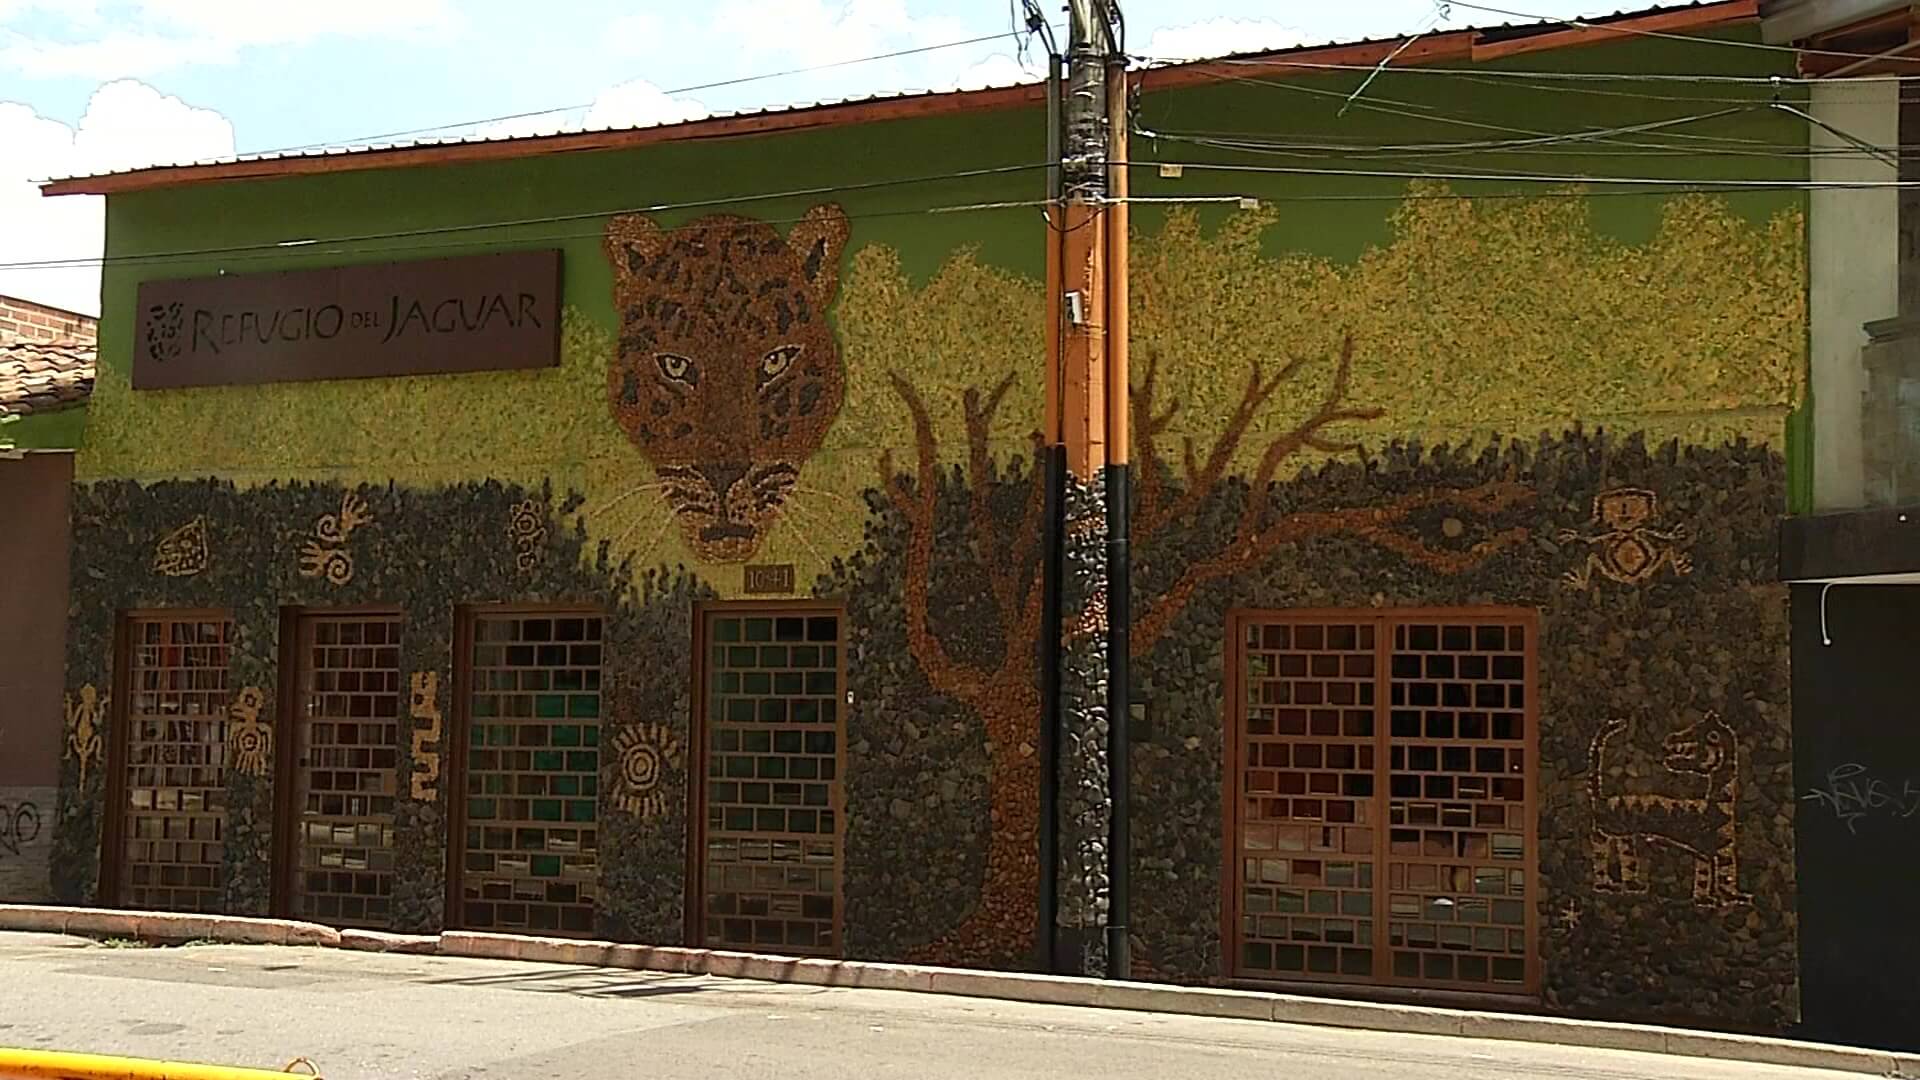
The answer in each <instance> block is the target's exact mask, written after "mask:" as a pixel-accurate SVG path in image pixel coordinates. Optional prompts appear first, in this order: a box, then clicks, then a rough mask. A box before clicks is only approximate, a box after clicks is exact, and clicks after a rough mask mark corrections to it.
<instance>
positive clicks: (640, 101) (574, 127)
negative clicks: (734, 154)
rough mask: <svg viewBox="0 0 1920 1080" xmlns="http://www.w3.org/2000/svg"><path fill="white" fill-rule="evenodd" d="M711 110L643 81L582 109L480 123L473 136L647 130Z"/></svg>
mask: <svg viewBox="0 0 1920 1080" xmlns="http://www.w3.org/2000/svg"><path fill="white" fill-rule="evenodd" d="M712 114H713V111H712V110H711V109H709V108H707V107H706V106H705V105H703V104H701V103H700V102H698V101H695V100H694V99H692V98H684V97H674V96H672V95H670V94H668V93H667V92H666V91H664V90H662V89H660V88H659V87H658V86H655V85H654V84H652V83H650V82H648V81H647V80H645V79H634V80H633V81H631V82H624V83H620V84H618V85H615V86H609V87H607V88H606V89H605V90H602V91H600V93H599V94H598V95H597V96H596V97H595V98H594V99H593V104H591V105H589V106H587V108H586V109H585V110H578V109H576V110H571V111H569V112H564V113H543V114H541V115H539V116H522V117H517V118H515V119H512V120H500V121H496V122H494V123H491V124H483V125H481V126H480V127H478V128H476V129H474V132H473V133H474V134H476V135H481V136H485V137H487V138H496V139H498V138H511V137H517V136H525V135H554V134H557V133H559V132H562V131H580V130H582V129H587V128H620V127H650V126H652V125H654V124H678V123H682V122H684V121H688V120H702V119H705V118H706V117H708V116H711V115H712Z"/></svg>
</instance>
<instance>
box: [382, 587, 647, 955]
mask: <svg viewBox="0 0 1920 1080" xmlns="http://www.w3.org/2000/svg"><path fill="white" fill-rule="evenodd" d="M453 616H454V618H453V663H452V666H451V668H450V673H451V675H452V679H451V686H450V689H449V692H450V693H451V694H452V707H451V708H450V709H449V708H447V707H446V706H442V708H441V712H442V715H443V717H444V718H445V720H444V724H443V727H442V729H441V731H442V733H441V749H440V792H441V795H442V797H443V798H444V799H445V800H446V842H445V845H444V847H445V849H446V850H445V851H444V852H443V853H442V854H443V858H444V860H445V877H446V890H445V893H444V895H443V899H442V904H443V907H442V909H441V915H440V925H441V928H442V929H445V930H461V929H466V928H467V927H466V925H465V924H466V920H465V919H464V918H461V917H460V915H461V913H462V911H463V910H464V899H465V898H464V896H463V895H462V893H463V888H462V886H463V881H462V878H463V877H464V876H465V870H466V853H467V838H466V837H467V753H468V750H469V748H470V747H471V745H472V742H473V693H472V691H473V640H474V626H475V624H476V623H478V622H479V620H480V619H482V618H485V617H506V618H515V617H521V618H565V617H567V616H576V617H579V618H585V619H599V620H601V631H600V634H601V649H602V652H601V656H600V694H601V710H600V717H599V722H600V724H601V725H602V726H603V729H604V725H605V724H606V722H607V711H608V710H607V702H608V700H609V697H610V693H609V692H610V690H611V689H612V687H611V686H610V681H611V680H610V673H611V670H612V668H611V665H610V664H608V662H607V656H606V652H605V650H606V648H607V647H608V645H609V644H610V643H611V642H610V636H609V634H608V628H609V626H610V624H611V623H612V621H613V619H612V616H610V615H608V614H607V612H606V610H605V609H603V608H600V607H596V606H594V605H593V604H581V603H565V602H554V603H511V602H496V603H479V604H460V605H457V606H456V607H455V608H454V612H453ZM408 676H409V678H411V676H412V673H411V672H409V673H408ZM442 700H445V699H444V698H443V699H442ZM403 719H405V718H404V717H403ZM410 726H411V721H410V720H409V721H408V722H407V723H406V724H403V725H402V730H403V731H405V730H408V729H409V727H410ZM600 749H601V751H602V753H604V752H605V749H606V748H605V745H604V743H603V744H602V746H601V747H600ZM402 760H405V758H404V756H403V758H402ZM600 765H601V767H600V776H601V778H602V779H603V780H604V778H605V776H606V762H605V760H604V758H603V759H602V761H601V763H600ZM403 779H404V778H403ZM605 792H606V785H605V784H604V783H602V784H601V785H600V794H599V795H597V796H596V799H599V800H601V801H600V802H598V804H597V806H596V811H595V821H594V828H595V830H596V843H595V848H594V858H595V860H596V869H598V870H604V868H605V862H604V854H603V852H602V851H601V849H600V847H599V845H598V840H597V837H598V832H599V830H600V827H601V825H602V823H603V822H602V820H601V818H602V815H603V814H604V812H605V802H604V796H605ZM602 899H603V898H602V896H598V895H597V896H596V898H595V900H594V915H595V918H596V921H597V919H598V916H599V915H600V911H601V904H602ZM489 932H498V931H489ZM514 932H519V933H532V931H531V930H527V931H514ZM553 936H571V937H579V936H581V935H577V934H576V935H567V934H562V933H560V932H558V931H556V932H555V933H554V935H553Z"/></svg>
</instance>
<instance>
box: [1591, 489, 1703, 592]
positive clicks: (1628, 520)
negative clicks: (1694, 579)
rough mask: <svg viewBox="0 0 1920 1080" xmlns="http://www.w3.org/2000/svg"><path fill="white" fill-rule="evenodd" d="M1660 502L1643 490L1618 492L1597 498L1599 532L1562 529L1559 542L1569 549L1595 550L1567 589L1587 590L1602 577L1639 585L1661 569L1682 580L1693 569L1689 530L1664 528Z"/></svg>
mask: <svg viewBox="0 0 1920 1080" xmlns="http://www.w3.org/2000/svg"><path fill="white" fill-rule="evenodd" d="M1659 516H1660V497H1659V496H1658V495H1656V494H1654V493H1653V492H1651V491H1648V490H1647V489H1645V488H1614V489H1612V490H1611V491H1603V492H1601V493H1600V494H1598V495H1595V496H1594V497H1593V524H1594V525H1595V526H1598V527H1599V529H1598V531H1596V532H1591V533H1581V532H1576V531H1575V530H1573V529H1562V530H1561V531H1560V537H1559V540H1560V542H1561V543H1562V544H1566V545H1568V546H1576V547H1585V548H1589V549H1591V551H1590V553H1589V554H1588V555H1587V557H1586V559H1585V560H1584V561H1583V562H1581V564H1580V565H1579V566H1577V567H1575V568H1574V569H1572V570H1569V571H1567V573H1566V580H1567V584H1569V585H1572V586H1573V587H1574V588H1576V589H1585V588H1589V587H1591V586H1592V585H1593V583H1594V575H1595V574H1598V575H1600V576H1601V577H1604V578H1606V579H1608V580H1610V581H1615V582H1618V583H1620V584H1622V585H1638V584H1640V583H1641V582H1643V581H1646V580H1647V579H1648V578H1651V577H1653V576H1654V575H1655V574H1657V573H1659V572H1660V571H1661V569H1662V568H1668V569H1671V570H1672V571H1673V572H1674V573H1675V574H1680V575H1684V574H1686V573H1687V572H1688V571H1690V570H1692V569H1693V560H1691V559H1689V558H1688V557H1687V553H1686V552H1685V551H1684V550H1682V548H1681V545H1682V544H1685V543H1686V540H1687V527H1686V526H1685V525H1675V526H1672V527H1671V528H1664V529H1663V528H1660V527H1658V526H1656V525H1655V524H1654V522H1655V521H1656V520H1657V519H1658V518H1659Z"/></svg>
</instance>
